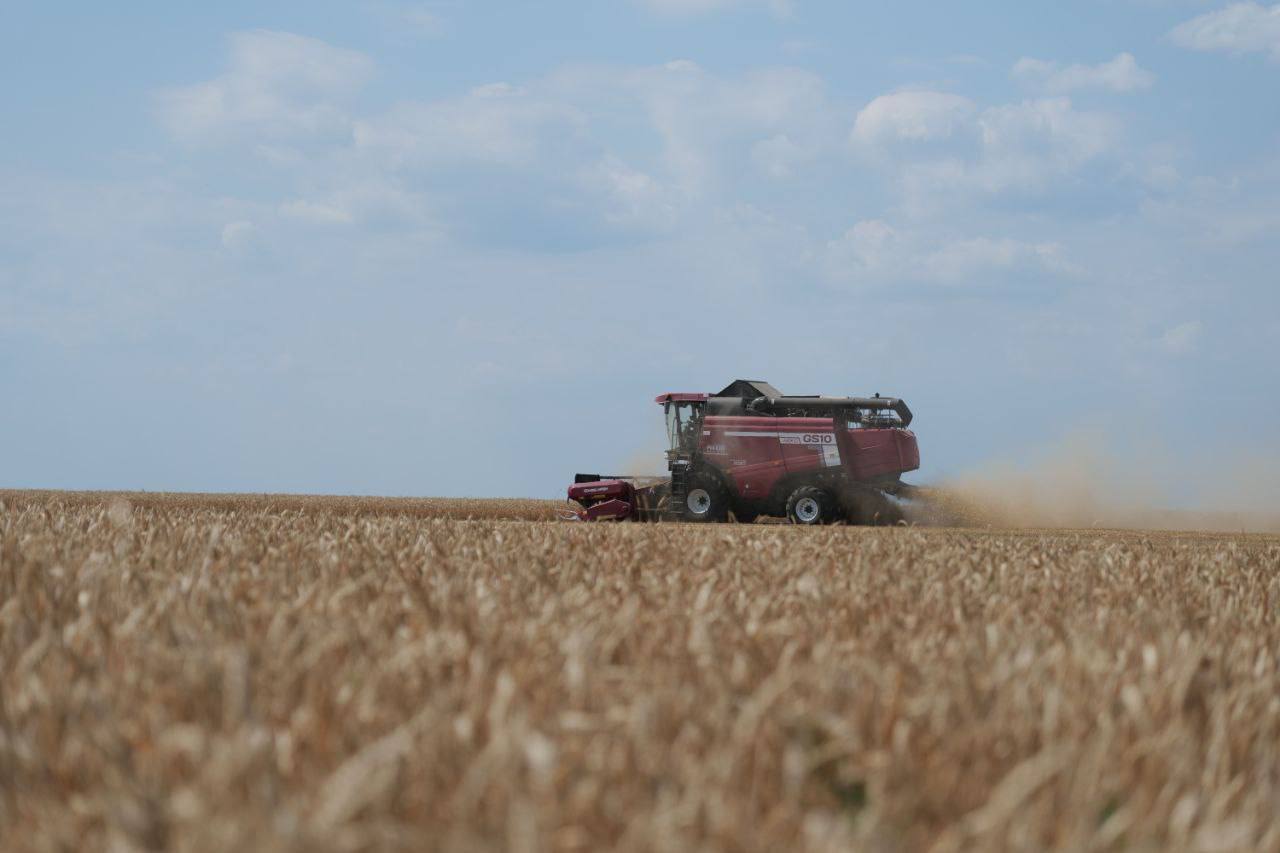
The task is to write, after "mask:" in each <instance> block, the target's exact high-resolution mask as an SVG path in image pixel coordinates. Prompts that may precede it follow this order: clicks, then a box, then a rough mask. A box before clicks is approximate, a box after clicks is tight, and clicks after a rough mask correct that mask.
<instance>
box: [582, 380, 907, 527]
mask: <svg viewBox="0 0 1280 853" xmlns="http://www.w3.org/2000/svg"><path fill="white" fill-rule="evenodd" d="M655 402H658V403H660V404H662V407H663V409H664V411H665V412H666V416H667V436H668V438H669V440H670V449H669V450H668V451H667V470H668V471H670V476H669V477H666V478H659V477H624V476H602V475H599V474H578V475H577V476H576V477H574V482H573V485H572V486H570V487H569V500H570V501H571V502H572V503H573V505H574V513H573V516H572V517H574V518H579V519H582V520H584V521H603V520H606V519H607V520H617V521H627V520H630V521H692V522H713V521H728V520H729V519H730V517H731V516H732V518H734V519H736V520H737V521H739V522H744V523H750V522H752V521H755V519H756V518H757V517H758V516H762V515H765V516H779V517H786V518H787V519H789V520H790V521H792V522H793V523H795V524H832V523H835V522H847V523H853V524H894V523H897V522H898V521H901V520H902V519H903V512H902V507H903V501H904V499H910V498H911V497H912V495H913V492H915V489H914V488H913V487H912V486H909V485H907V484H906V483H903V482H902V479H901V476H902V474H903V473H905V472H907V471H914V470H915V469H917V468H919V467H920V449H919V447H918V446H917V444H916V437H915V434H914V433H913V432H911V430H909V429H908V428H907V427H908V426H910V424H911V410H910V409H908V408H907V404H906V403H904V402H903V401H902V400H899V399H895V398H893V397H881V396H880V395H879V394H877V395H876V396H874V397H788V396H786V395H784V394H782V393H781V392H779V391H778V389H776V388H774V387H773V386H772V385H770V384H769V383H767V382H759V381H755V380H748V379H739V380H737V381H735V382H733V383H731V384H730V385H729V386H728V387H727V388H725V389H724V390H723V391H721V392H720V393H719V394H663V395H662V396H660V397H658V398H657V400H656V401H655Z"/></svg>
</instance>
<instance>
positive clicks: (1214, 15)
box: [1169, 3, 1280, 60]
mask: <svg viewBox="0 0 1280 853" xmlns="http://www.w3.org/2000/svg"><path fill="white" fill-rule="evenodd" d="M1169 36H1170V38H1171V39H1173V43H1174V44H1176V45H1179V46H1181V47H1185V48H1188V49H1190V50H1200V51H1224V52H1227V53H1270V54H1271V56H1272V58H1273V59H1277V60H1280V4H1277V5H1275V6H1270V7H1268V6H1263V5H1261V4H1258V3H1234V4H1232V5H1230V6H1227V7H1226V8H1224V9H1219V10H1217V11H1216V12H1209V13H1207V14H1204V15H1200V16H1199V17H1196V18H1192V19H1191V20H1189V21H1186V22H1185V23H1182V24H1179V25H1178V26H1177V27H1175V28H1174V29H1173V31H1172V32H1171V33H1170V34H1169Z"/></svg>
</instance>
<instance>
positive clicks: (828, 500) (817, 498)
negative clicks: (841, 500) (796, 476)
mask: <svg viewBox="0 0 1280 853" xmlns="http://www.w3.org/2000/svg"><path fill="white" fill-rule="evenodd" d="M839 512H840V507H839V504H837V503H836V499H835V498H834V497H832V496H831V493H830V492H828V491H826V490H825V489H819V488H818V487H817V486H801V487H800V488H798V489H796V490H795V491H794V492H792V493H791V497H789V498H787V518H788V519H790V521H791V523H792V524H809V525H814V524H831V523H833V522H835V521H837V520H838V517H839Z"/></svg>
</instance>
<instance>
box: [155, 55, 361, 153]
mask: <svg viewBox="0 0 1280 853" xmlns="http://www.w3.org/2000/svg"><path fill="white" fill-rule="evenodd" d="M230 41H231V45H230V55H229V59H228V67H227V70H226V72H225V73H223V74H222V75H220V76H218V77H215V78H214V79H212V80H209V81H207V82H204V83H197V84H195V85H191V86H180V87H176V88H172V89H168V90H166V91H164V92H161V93H160V95H159V105H160V118H161V120H162V121H163V122H164V124H165V125H166V126H167V127H168V128H169V130H170V131H172V132H173V133H174V135H176V136H178V137H181V138H183V139H186V140H190V141H203V140H208V139H222V138H226V137H228V136H236V135H249V136H253V137H255V138H256V139H259V140H262V141H271V140H277V139H287V138H292V137H296V136H299V135H315V134H318V133H323V134H333V133H342V132H346V131H348V130H349V127H350V123H349V121H348V118H347V116H346V113H345V112H344V111H343V109H342V108H341V106H340V105H341V104H342V103H343V102H344V101H345V100H346V99H347V98H349V97H350V96H351V95H353V94H354V93H355V92H356V91H358V90H359V89H360V88H361V87H362V86H363V85H364V84H365V83H366V82H367V81H368V80H369V78H370V77H371V76H372V74H373V61H372V60H371V59H370V58H369V57H368V56H365V55H364V54H362V53H359V52H357V51H354V50H347V49H345V48H340V47H334V46H333V45H330V44H326V43H325V42H323V41H320V40H319V39H314V38H308V37H306V36H301V35H296V34H294V33H283V32H272V31H269V30H253V31H251V32H242V33H236V34H235V35H233V36H231V40H230Z"/></svg>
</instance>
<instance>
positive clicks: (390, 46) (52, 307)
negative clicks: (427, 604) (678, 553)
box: [0, 0, 1280, 501]
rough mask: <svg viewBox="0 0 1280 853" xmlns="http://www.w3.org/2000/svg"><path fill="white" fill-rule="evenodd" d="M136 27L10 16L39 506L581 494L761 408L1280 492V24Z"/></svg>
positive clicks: (264, 10) (641, 21) (5, 357)
mask: <svg viewBox="0 0 1280 853" xmlns="http://www.w3.org/2000/svg"><path fill="white" fill-rule="evenodd" d="M117 6H118V8H115V7H108V6H104V5H103V4H61V5H56V4H48V3H29V2H22V0H18V2H10V3H9V4H7V6H6V14H5V27H4V28H3V30H2V31H0V71H3V73H4V79H5V80H6V84H5V86H4V87H3V89H0V108H2V109H3V114H4V115H5V117H6V122H5V132H4V133H3V134H0V391H2V392H3V394H4V400H5V404H4V406H3V407H0V435H3V441H2V442H0V485H3V486H14V487H23V486H31V487H57V488H145V489H154V490H160V489H173V490H240V491H321V492H343V493H374V494H435V495H530V496H556V495H558V494H560V493H561V491H562V488H563V485H564V483H565V482H566V480H567V479H568V477H569V475H571V474H572V473H573V472H574V471H575V470H600V469H610V468H618V467H635V464H636V461H637V459H640V458H646V457H647V458H651V459H653V461H654V465H655V466H660V460H659V459H658V457H657V451H658V449H659V437H660V435H661V427H660V418H659V411H658V409H657V407H656V406H654V405H653V404H652V403H651V402H650V401H651V400H652V398H653V396H654V395H655V394H657V393H659V392H662V391H668V390H714V389H716V388H719V387H720V386H722V385H723V384H724V383H726V382H728V381H729V380H731V379H733V378H735V377H739V376H747V377H753V378H762V379H766V380H768V381H770V382H772V383H773V384H775V385H777V386H778V387H780V388H782V389H783V390H785V391H788V392H790V393H819V392H820V393H831V394H835V393H848V394H865V393H871V392H876V391H879V392H882V393H886V394H895V395H899V396H902V397H904V398H906V399H907V400H908V401H909V403H910V404H911V406H912V408H913V409H914V410H915V411H916V413H917V422H916V426H917V431H918V433H919V436H920V441H921V445H922V454H923V457H924V468H923V470H922V471H921V472H920V474H919V476H918V477H917V479H918V480H922V481H931V480H938V479H940V478H944V477H948V476H954V475H956V474H958V473H961V472H965V471H970V470H974V469H980V468H982V467H983V466H984V465H986V464H989V462H990V461H991V460H995V459H1003V460H1008V459H1017V458H1019V457H1020V456H1023V455H1028V454H1033V453H1035V452H1037V448H1043V447H1044V446H1045V445H1046V444H1049V443H1052V442H1053V441H1055V440H1056V439H1057V438H1060V437H1061V436H1063V435H1068V434H1071V433H1072V432H1073V431H1075V430H1080V429H1088V430H1093V431H1096V432H1098V433H1100V434H1103V435H1106V436H1107V438H1106V442H1107V444H1108V445H1109V446H1108V452H1110V453H1116V454H1119V455H1121V456H1125V455H1129V454H1133V453H1138V454H1140V455H1141V454H1146V455H1151V454H1155V455H1158V456H1159V457H1160V458H1161V459H1164V460H1166V462H1165V468H1166V469H1167V471H1168V472H1172V473H1171V475H1170V476H1171V478H1172V479H1181V480H1183V481H1186V480H1190V479H1194V478H1195V477H1201V476H1208V475H1209V472H1213V471H1220V470H1224V469H1231V468H1240V467H1241V466H1244V467H1250V466H1253V467H1256V465H1254V462H1255V461H1256V460H1258V459H1264V460H1267V462H1266V464H1267V465H1271V466H1272V467H1271V468H1270V469H1269V470H1276V471H1280V467H1277V466H1274V460H1275V458H1276V454H1275V450H1276V447H1275V445H1276V438H1277V436H1278V435H1280V395H1278V394H1277V393H1276V392H1277V391H1278V390H1280V387H1278V386H1280V382H1278V381H1277V369H1276V364H1277V343H1276V342H1277V341H1278V340H1280V311H1278V309H1280V294H1278V289H1277V284H1278V283H1280V282H1278V273H1277V270H1278V269H1280V97H1278V95H1280V6H1267V5H1263V4H1255V3H1237V4H1220V3H1212V2H1197V0H1185V2H1183V1H1182V0H1105V1H1104V0H1082V2H1077V3H1071V4H1066V3H1054V4H1049V3H1034V2H999V3H994V2H993V3H987V4H981V5H978V4H925V3H913V2H903V3H894V4H884V3H848V2H840V3H836V2H825V3H824V2H816V0H617V2H593V3H555V2H537V3H534V2H510V3H483V2H471V3H462V2H444V0H442V1H441V2H437V3H420V4H415V3H397V2H389V1H388V2H369V3H315V2H311V3H274V4H261V3H238V2H227V3H219V4H201V5H192V4H172V3H158V2H157V3H131V4H124V5H119V4H117ZM1184 475H1185V476H1184ZM1183 491H1184V493H1183V494H1182V495H1173V497H1172V499H1173V500H1175V501H1177V500H1183V499H1185V497H1186V494H1185V491H1186V490H1185V489H1184V490H1183Z"/></svg>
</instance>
